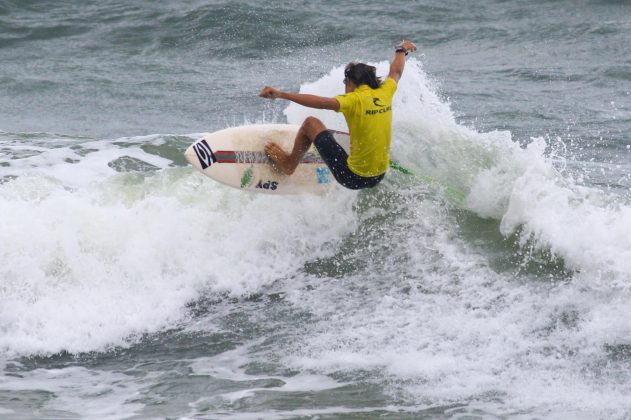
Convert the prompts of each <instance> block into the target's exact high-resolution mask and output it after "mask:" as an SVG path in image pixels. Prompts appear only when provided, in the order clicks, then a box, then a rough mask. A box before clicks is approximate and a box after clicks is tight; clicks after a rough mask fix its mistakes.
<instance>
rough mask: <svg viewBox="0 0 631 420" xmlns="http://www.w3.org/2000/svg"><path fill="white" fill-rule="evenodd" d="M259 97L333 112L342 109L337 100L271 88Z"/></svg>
mask: <svg viewBox="0 0 631 420" xmlns="http://www.w3.org/2000/svg"><path fill="white" fill-rule="evenodd" d="M259 96H260V97H261V98H267V99H277V98H280V99H287V100H288V101H292V102H295V103H297V104H299V105H303V106H306V107H309V108H316V109H330V110H332V111H338V110H339V109H340V103H339V102H338V101H337V99H335V98H327V97H324V96H317V95H310V94H306V93H290V92H283V91H282V90H278V89H275V88H273V87H271V86H265V87H264V88H263V90H261V93H259Z"/></svg>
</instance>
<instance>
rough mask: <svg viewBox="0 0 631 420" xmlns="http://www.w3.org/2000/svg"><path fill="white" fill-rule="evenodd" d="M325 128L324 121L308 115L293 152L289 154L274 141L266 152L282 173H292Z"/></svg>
mask: <svg viewBox="0 0 631 420" xmlns="http://www.w3.org/2000/svg"><path fill="white" fill-rule="evenodd" d="M324 130H326V126H325V125H324V124H323V123H322V121H320V120H319V119H317V118H315V117H307V119H305V121H304V122H303V123H302V125H301V126H300V129H299V130H298V134H296V139H295V140H294V148H293V150H292V151H291V153H289V154H287V152H285V151H284V150H283V149H282V148H281V147H280V146H279V145H277V144H276V143H274V142H270V143H268V144H267V145H265V153H266V154H267V156H269V158H270V159H271V160H272V162H273V163H274V165H275V166H276V167H277V168H278V169H279V170H280V171H281V172H282V173H284V174H285V175H291V174H293V173H294V171H295V170H296V167H298V164H299V163H300V160H301V159H302V157H303V156H304V155H305V153H307V150H309V147H311V144H312V143H313V141H314V140H315V138H316V136H317V135H318V134H320V133H321V132H323V131H324Z"/></svg>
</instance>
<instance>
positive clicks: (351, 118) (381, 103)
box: [259, 41, 416, 190]
mask: <svg viewBox="0 0 631 420" xmlns="http://www.w3.org/2000/svg"><path fill="white" fill-rule="evenodd" d="M412 51H416V45H414V43H413V42H411V41H403V42H401V43H399V44H397V45H396V46H395V53H394V59H393V60H392V62H391V63H390V71H389V73H388V76H387V78H386V80H384V81H383V82H382V81H381V79H380V78H378V77H377V76H376V68H375V67H373V66H370V65H367V64H364V63H349V64H348V65H347V66H346V68H345V70H344V80H343V82H344V86H345V94H344V95H338V96H335V97H333V98H328V97H323V96H317V95H310V94H304V93H290V92H284V91H282V90H279V89H275V88H273V87H270V86H266V87H264V88H263V89H262V90H261V93H260V94H259V96H261V97H263V98H268V99H277V98H281V99H287V100H289V101H292V102H295V103H297V104H300V105H303V106H306V107H309V108H317V109H330V110H332V111H335V112H342V113H343V114H344V118H345V119H346V123H347V124H348V128H349V131H350V136H351V149H350V155H349V154H347V153H346V151H345V150H344V149H343V148H342V146H340V145H339V144H338V143H337V142H336V141H335V138H334V137H333V134H332V132H331V131H330V130H328V129H327V128H326V126H325V125H324V123H323V122H322V121H320V120H319V119H318V118H316V117H307V118H306V119H305V121H304V122H303V123H302V125H301V126H300V129H299V130H298V134H297V135H296V140H295V142H294V146H293V150H292V151H291V153H287V152H285V151H284V150H283V149H282V148H281V147H280V146H279V145H277V144H276V143H273V142H270V143H268V144H267V145H266V146H265V153H266V154H267V156H268V157H269V158H270V159H271V160H272V162H273V163H274V165H275V166H276V168H277V169H278V170H280V171H281V172H282V173H284V174H286V175H291V174H292V173H294V171H295V170H296V167H297V166H298V163H299V162H300V160H301V159H302V157H303V156H304V155H305V153H307V150H309V147H311V144H312V143H313V144H315V147H316V148H317V149H318V152H319V153H320V156H322V159H323V160H324V162H325V163H326V164H327V166H328V167H329V169H330V170H331V173H332V174H333V176H334V177H335V179H336V180H337V181H338V182H339V183H340V184H342V185H343V186H344V187H346V188H350V189H353V190H357V189H362V188H372V187H374V186H376V185H377V184H379V182H381V180H382V179H383V177H384V175H385V173H386V171H387V170H388V165H389V163H390V137H391V130H392V97H393V95H394V92H395V91H396V89H397V83H398V82H399V79H400V78H401V75H402V74H403V69H404V67H405V56H406V55H408V53H409V52H412Z"/></svg>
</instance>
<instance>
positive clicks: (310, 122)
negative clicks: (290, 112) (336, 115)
mask: <svg viewBox="0 0 631 420" xmlns="http://www.w3.org/2000/svg"><path fill="white" fill-rule="evenodd" d="M302 129H303V130H304V131H305V133H306V134H307V136H308V137H309V138H311V139H313V138H315V136H317V135H318V134H320V133H321V132H322V131H324V130H326V126H325V125H324V123H323V122H322V121H320V120H319V119H318V118H316V117H313V116H309V117H307V118H305V120H304V122H303V123H302Z"/></svg>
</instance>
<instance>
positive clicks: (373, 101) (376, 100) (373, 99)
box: [372, 98, 385, 108]
mask: <svg viewBox="0 0 631 420" xmlns="http://www.w3.org/2000/svg"><path fill="white" fill-rule="evenodd" d="M380 100H381V99H379V98H372V103H373V104H375V106H378V107H381V108H383V107H384V106H385V105H381V104H378V103H377V102H379V101H380Z"/></svg>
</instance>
